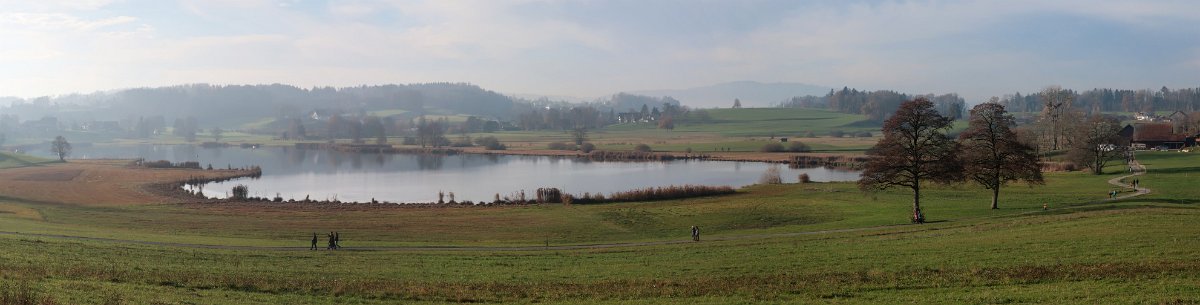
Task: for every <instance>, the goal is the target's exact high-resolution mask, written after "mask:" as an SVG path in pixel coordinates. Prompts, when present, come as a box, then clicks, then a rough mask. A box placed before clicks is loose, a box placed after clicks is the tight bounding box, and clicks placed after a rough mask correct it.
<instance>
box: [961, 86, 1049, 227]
mask: <svg viewBox="0 0 1200 305" xmlns="http://www.w3.org/2000/svg"><path fill="white" fill-rule="evenodd" d="M996 100H997V99H996V98H992V102H989V103H983V104H979V105H977V106H975V108H973V109H971V118H970V123H968V126H967V129H966V130H964V131H963V132H962V133H960V134H959V135H958V139H959V144H960V146H961V148H962V153H961V154H960V156H959V157H960V158H961V159H962V162H963V169H964V172H965V174H966V176H967V177H969V178H971V180H974V181H975V182H977V183H979V184H980V185H983V187H984V188H986V189H989V190H992V209H998V208H999V204H998V202H999V198H1000V187H1001V186H1004V184H1007V183H1008V182H1011V181H1017V180H1023V181H1026V182H1028V183H1030V184H1041V183H1043V180H1042V165H1041V162H1040V161H1039V160H1038V157H1037V152H1036V151H1035V150H1034V148H1033V147H1032V146H1029V145H1028V144H1025V143H1023V142H1021V141H1020V137H1018V136H1017V134H1016V132H1013V130H1012V128H1013V127H1015V126H1016V125H1017V123H1016V120H1015V119H1014V118H1013V116H1012V115H1010V114H1008V111H1006V110H1005V109H1004V106H1002V105H1000V104H999V103H996V102H995V101H996Z"/></svg>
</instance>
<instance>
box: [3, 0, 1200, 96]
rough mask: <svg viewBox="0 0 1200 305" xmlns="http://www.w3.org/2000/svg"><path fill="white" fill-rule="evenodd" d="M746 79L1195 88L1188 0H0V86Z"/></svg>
mask: <svg viewBox="0 0 1200 305" xmlns="http://www.w3.org/2000/svg"><path fill="white" fill-rule="evenodd" d="M735 80H756V81H763V82H803V83H810V84H816V85H823V86H830V87H841V86H851V87H858V88H864V89H893V90H901V91H905V92H911V93H927V92H938V93H943V92H959V93H960V94H963V95H964V96H966V97H968V98H969V101H970V102H976V99H980V98H983V97H986V96H991V95H1000V94H1005V93H1011V92H1013V91H1017V90H1020V91H1022V92H1027V91H1031V90H1037V89H1038V88H1040V87H1044V86H1046V85H1050V84H1061V85H1063V86H1064V87H1069V88H1080V89H1086V88H1093V87H1117V88H1134V89H1136V88H1159V87H1161V86H1164V85H1165V86H1168V87H1171V88H1178V87H1196V86H1200V1H1192V0H1182V1H1121V2H1118V1H1097V0H1078V1H1045V0H1029V1H1025V0H1004V1H969V0H968V1H799V0H787V1H699V0H683V1H655V0H635V1H532V0H529V1H522V0H517V1H497V0H492V1H453V0H431V1H306V0H179V1H174V0H148V1H135V0H128V1H122V0H69V1H68V0H53V1H51V0H37V1H29V0H17V1H14V0H0V96H5V95H11V96H21V97H31V96H39V95H56V94H64V93H71V92H91V91H95V90H107V89H117V88H127V87H142V86H161V85H175V84H184V83H201V82H203V83H214V84H263V83H285V84H293V85H298V86H302V87H310V86H314V85H319V86H325V85H332V86H349V85H358V84H382V83H410V82H470V83H474V84H478V85H480V86H482V87H484V88H487V89H492V90H496V91H500V92H506V93H540V94H555V95H574V96H601V95H607V94H611V93H614V92H616V91H620V90H638V89H668V88H686V87H694V86H703V85H710V84H713V83H719V82H726V81H735Z"/></svg>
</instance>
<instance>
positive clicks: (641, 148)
mask: <svg viewBox="0 0 1200 305" xmlns="http://www.w3.org/2000/svg"><path fill="white" fill-rule="evenodd" d="M633 151H636V152H651V151H653V150H651V149H650V145H646V144H638V145H637V146H634V147H633Z"/></svg>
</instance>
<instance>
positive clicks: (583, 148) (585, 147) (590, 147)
mask: <svg viewBox="0 0 1200 305" xmlns="http://www.w3.org/2000/svg"><path fill="white" fill-rule="evenodd" d="M593 150H596V145H595V144H592V143H583V145H579V151H582V152H584V153H590V152H592V151H593Z"/></svg>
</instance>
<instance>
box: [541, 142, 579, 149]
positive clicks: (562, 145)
mask: <svg viewBox="0 0 1200 305" xmlns="http://www.w3.org/2000/svg"><path fill="white" fill-rule="evenodd" d="M546 148H549V149H553V150H575V145H570V144H567V143H563V142H551V143H550V144H547V145H546Z"/></svg>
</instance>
